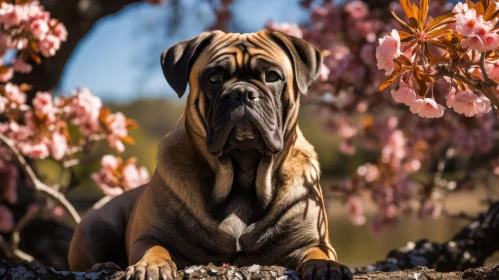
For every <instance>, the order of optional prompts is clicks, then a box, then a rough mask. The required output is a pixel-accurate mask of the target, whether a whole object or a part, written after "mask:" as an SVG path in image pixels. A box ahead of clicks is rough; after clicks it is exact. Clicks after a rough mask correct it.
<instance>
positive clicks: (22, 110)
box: [0, 83, 149, 232]
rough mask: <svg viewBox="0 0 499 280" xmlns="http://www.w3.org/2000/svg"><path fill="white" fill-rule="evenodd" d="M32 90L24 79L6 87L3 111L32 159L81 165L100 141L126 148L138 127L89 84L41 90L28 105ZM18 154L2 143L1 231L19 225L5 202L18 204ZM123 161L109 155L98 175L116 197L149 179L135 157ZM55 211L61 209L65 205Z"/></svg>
mask: <svg viewBox="0 0 499 280" xmlns="http://www.w3.org/2000/svg"><path fill="white" fill-rule="evenodd" d="M27 90H29V86H27V85H24V84H23V85H21V86H17V85H15V84H12V83H7V84H5V85H4V86H0V116H1V117H2V118H5V119H7V121H6V122H2V123H0V133H1V134H2V135H4V136H6V137H7V138H8V139H9V140H10V141H12V143H14V145H15V146H16V147H17V149H18V150H19V151H20V152H21V153H22V155H24V156H25V157H28V158H30V159H31V160H39V159H46V158H51V159H52V160H55V161H57V162H59V163H60V164H61V166H69V167H70V166H73V165H77V164H81V163H82V161H80V159H81V158H85V157H87V155H86V153H85V152H87V151H89V149H90V147H91V145H92V144H93V143H95V142H96V141H99V140H106V141H107V143H108V145H109V147H111V148H112V149H114V150H116V151H117V152H123V151H124V150H125V146H124V142H125V143H131V142H132V138H131V137H130V136H129V135H128V130H129V129H130V128H133V127H135V126H136V124H135V122H134V121H132V120H130V119H127V118H126V117H125V115H124V114H123V113H121V112H116V113H111V112H110V110H109V109H107V108H104V107H103V105H102V101H101V100H100V99H99V98H98V97H97V96H95V95H93V94H92V92H90V90H88V89H86V88H81V89H78V90H75V91H74V92H73V93H72V95H71V96H58V97H56V98H53V97H52V94H51V93H49V92H37V93H36V95H35V97H34V98H33V100H32V102H31V103H32V105H31V106H30V105H28V104H27V95H26V92H25V91H27ZM15 156H16V155H15V154H14V153H13V151H11V150H9V149H8V148H7V147H6V146H4V145H1V144H0V181H1V182H2V183H1V184H0V216H1V217H2V218H1V219H0V232H8V231H10V230H11V229H12V227H13V220H12V214H11V213H10V212H9V211H4V210H8V208H7V207H5V209H4V208H2V207H4V205H3V203H8V204H16V203H17V192H18V184H19V182H18V178H19V171H18V170H19V169H18V167H17V162H16V160H15ZM122 161H123V160H122V159H121V158H117V157H114V156H111V155H108V156H105V157H104V158H103V160H102V170H101V171H100V174H101V176H100V177H99V176H96V175H95V174H94V175H93V176H92V178H94V179H95V181H96V183H97V184H98V186H99V187H100V188H101V189H102V191H103V192H104V193H105V194H106V195H110V196H115V195H117V194H118V192H119V191H121V192H122V191H123V190H129V189H132V188H135V187H138V186H139V185H142V184H144V183H146V182H147V181H148V180H149V174H148V173H147V170H146V169H145V168H143V167H142V168H138V167H137V166H136V161H135V160H134V159H129V160H127V161H126V162H125V163H122ZM68 163H71V164H69V165H68ZM69 167H68V168H69ZM61 172H63V171H61ZM117 178H119V179H117ZM55 210H58V213H60V212H61V211H60V210H62V209H61V208H54V211H55ZM59 215H60V214H59Z"/></svg>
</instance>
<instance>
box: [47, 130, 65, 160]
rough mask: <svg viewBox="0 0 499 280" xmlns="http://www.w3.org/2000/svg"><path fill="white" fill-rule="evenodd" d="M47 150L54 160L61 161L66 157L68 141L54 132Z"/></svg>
mask: <svg viewBox="0 0 499 280" xmlns="http://www.w3.org/2000/svg"><path fill="white" fill-rule="evenodd" d="M49 148H50V153H51V154H52V157H53V158H54V159H56V160H61V159H62V158H63V157H64V156H65V155H66V151H67V149H68V140H67V139H66V136H64V134H62V133H60V132H58V131H56V132H54V134H52V141H50V144H49Z"/></svg>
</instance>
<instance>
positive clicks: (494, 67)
mask: <svg viewBox="0 0 499 280" xmlns="http://www.w3.org/2000/svg"><path fill="white" fill-rule="evenodd" d="M486 69H487V73H488V74H489V78H491V79H492V80H499V62H496V63H488V64H487V65H486ZM482 78H483V77H482Z"/></svg>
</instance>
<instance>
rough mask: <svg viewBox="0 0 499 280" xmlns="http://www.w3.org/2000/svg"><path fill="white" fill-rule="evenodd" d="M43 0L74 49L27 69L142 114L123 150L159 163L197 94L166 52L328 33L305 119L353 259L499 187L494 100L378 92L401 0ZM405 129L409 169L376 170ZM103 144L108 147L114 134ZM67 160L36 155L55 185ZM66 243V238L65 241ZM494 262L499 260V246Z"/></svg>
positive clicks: (428, 233)
mask: <svg viewBox="0 0 499 280" xmlns="http://www.w3.org/2000/svg"><path fill="white" fill-rule="evenodd" d="M146 2H160V1H146ZM456 2H457V1H445V0H435V1H432V5H431V7H430V13H434V14H436V15H439V14H443V13H446V12H449V11H451V10H452V7H453V6H454V4H455V3H456ZM41 3H42V4H43V5H44V6H45V7H46V8H47V9H48V10H50V11H51V12H52V14H53V15H54V17H58V18H61V21H63V22H64V24H65V25H66V26H67V28H68V31H69V37H68V42H67V43H65V44H63V45H62V47H61V51H60V53H58V54H57V55H56V56H54V57H53V58H51V59H47V60H46V61H44V62H43V63H42V65H41V66H40V67H41V68H39V69H37V67H35V69H34V70H40V69H45V70H47V71H33V72H34V73H38V74H33V75H31V76H23V75H21V77H20V78H19V80H20V81H25V80H27V82H29V83H31V84H34V85H35V88H36V89H37V90H50V89H53V92H54V95H69V94H71V92H72V91H73V90H74V89H76V88H80V87H86V88H89V89H90V90H91V91H92V92H93V93H94V94H95V95H96V96H98V97H100V98H101V99H102V100H103V102H104V103H105V105H106V106H109V107H111V108H112V110H113V111H121V112H123V113H124V114H125V115H126V116H127V117H128V118H131V119H135V120H136V121H137V122H138V124H139V128H138V129H133V130H130V132H129V134H130V136H132V137H133V138H134V139H135V144H134V145H127V147H126V151H125V152H124V155H123V156H124V157H125V158H127V157H136V158H137V159H138V165H143V166H145V167H147V169H148V170H149V172H150V173H151V174H152V173H153V172H154V169H155V167H156V152H157V146H158V144H159V142H160V140H161V138H162V137H163V136H164V135H166V134H167V133H168V132H169V131H170V130H171V128H172V126H173V125H174V123H175V122H176V121H177V119H178V118H179V117H180V115H181V114H182V112H183V110H184V102H185V96H184V98H182V99H179V98H178V97H177V95H176V94H175V93H174V91H173V90H172V89H171V88H170V87H169V86H168V84H167V82H166V81H165V79H164V77H163V74H162V71H161V68H160V64H159V56H160V54H161V52H163V51H164V50H165V49H167V48H168V47H170V46H171V45H173V44H175V43H178V42H180V41H183V40H187V39H190V38H192V37H195V36H196V35H197V34H199V33H200V32H203V31H205V30H209V29H222V30H225V31H227V32H238V33H244V32H256V31H259V30H261V29H263V28H271V29H277V30H281V31H283V32H287V33H290V34H292V35H295V36H298V37H303V38H304V39H306V40H308V41H310V42H312V43H314V44H316V45H317V46H318V47H319V48H320V49H321V50H322V51H323V54H324V56H325V57H326V59H325V68H324V71H323V73H321V80H320V81H319V82H318V84H317V86H316V87H315V88H314V90H313V91H312V92H311V93H310V94H309V96H307V97H304V98H302V107H301V112H300V120H299V122H300V126H301V129H302V131H303V133H304V134H305V137H306V138H307V139H308V140H309V141H310V142H311V143H312V144H313V145H314V146H315V149H316V151H317V153H318V155H319V160H320V164H321V169H322V182H321V183H322V187H323V190H324V196H325V203H326V207H327V210H328V217H329V226H330V230H329V232H330V235H331V241H332V244H333V246H334V247H335V249H336V250H337V252H338V255H339V258H340V261H341V262H342V263H344V264H346V265H348V266H350V267H359V266H364V265H369V264H372V263H374V262H375V261H377V260H380V259H384V258H385V257H386V254H387V253H388V252H389V251H390V250H392V249H395V248H399V247H402V246H405V245H406V244H407V242H410V241H416V240H419V239H422V238H427V239H428V240H431V241H434V242H445V241H448V240H449V239H451V238H452V237H453V236H454V235H455V234H456V233H457V232H458V231H459V230H460V229H461V228H462V227H463V226H465V225H467V224H468V223H469V219H466V218H459V217H456V215H454V214H457V213H461V212H464V213H466V214H468V215H476V214H477V213H479V212H481V211H484V210H486V209H487V205H486V204H484V201H489V200H493V199H494V198H497V190H498V188H497V178H496V177H497V175H496V174H495V173H494V170H495V168H496V166H497V164H498V163H499V161H498V159H499V149H498V147H496V143H497V136H498V135H497V123H496V122H497V121H495V116H493V113H490V114H484V115H483V116H478V117H476V118H473V119H466V118H464V117H462V116H460V115H457V114H455V113H454V112H449V113H447V112H446V115H445V116H444V118H442V119H438V120H427V119H422V118H419V117H417V116H416V115H413V114H411V113H410V112H409V110H408V109H407V108H403V107H401V106H399V105H397V104H395V102H393V100H392V99H391V97H390V94H389V91H390V90H392V88H389V89H388V90H386V91H384V92H382V93H379V92H377V89H378V87H379V85H380V84H381V83H382V81H383V78H384V74H383V72H382V71H378V69H377V68H376V62H375V58H374V54H375V47H376V46H377V38H379V37H380V36H382V35H383V34H384V33H386V32H390V31H391V29H392V28H398V26H399V25H398V24H397V23H396V22H394V20H393V19H392V17H391V15H390V12H391V11H392V10H393V11H395V12H397V13H400V12H401V10H400V5H398V3H397V2H392V1H389V0H365V1H355V0H354V1H342V0H334V1H328V0H324V1H322V0H320V1H318V0H308V1H307V0H167V1H164V2H163V3H162V4H160V5H157V4H158V3H154V5H153V4H150V3H145V2H142V1H132V0H121V1H110V0H103V1H99V0H71V1H69V0H45V1H41ZM68 11H74V13H73V12H68ZM40 73H42V74H40ZM57 73H60V76H59V75H58V74H57ZM446 89H447V90H448V85H447V86H446V85H445V84H442V85H439V86H438V88H435V92H436V93H438V92H439V90H441V91H442V92H443V91H445V90H446ZM440 98H441V99H443V97H440ZM442 104H443V103H442ZM448 111H450V110H448ZM393 132H400V133H403V135H404V136H403V139H405V140H404V147H403V150H404V153H405V155H406V157H405V158H403V159H402V160H403V169H404V170H391V171H389V173H390V174H392V175H393V174H395V173H396V174H397V175H396V176H394V177H396V178H398V179H397V180H399V181H397V182H396V183H387V182H384V181H382V180H381V179H379V180H378V179H373V180H370V179H369V178H368V177H367V174H368V172H369V170H373V169H372V168H373V167H375V168H376V169H375V170H376V172H378V173H379V174H384V173H383V172H384V171H383V170H384V168H385V167H386V162H384V160H383V155H384V154H385V152H384V151H385V150H386V149H385V148H386V147H390V145H392V144H393V143H392V142H393V141H392V140H390V139H392V138H391V137H392V136H393V135H398V134H397V133H393ZM383 133H384V134H383ZM95 150H96V151H97V153H98V152H99V150H100V152H101V153H102V152H104V151H105V149H104V145H102V147H101V146H99V145H97V146H96V147H95ZM406 158H407V159H406ZM442 159H443V160H442ZM57 168H59V167H58V165H57V164H55V163H54V162H53V161H50V160H42V161H39V162H36V169H37V172H38V173H39V174H40V176H41V177H42V179H43V181H44V182H46V183H47V184H48V185H50V184H52V183H55V182H57V180H59V179H60V178H58V176H59V174H58V172H54V171H55V170H57ZM397 168H398V167H397ZM97 169H99V162H98V160H96V161H95V162H93V163H90V164H87V165H84V166H78V167H76V168H75V172H76V174H77V177H78V178H79V180H80V184H79V186H78V187H76V188H72V189H70V190H69V191H67V193H66V195H67V197H68V199H69V200H70V201H71V202H72V203H73V204H74V205H75V207H76V208H77V210H78V211H79V212H80V213H81V214H82V215H84V213H85V212H86V211H87V210H88V209H89V208H90V207H91V206H92V205H93V204H94V203H95V202H96V201H97V200H99V199H100V198H101V197H102V196H103V194H102V191H101V189H100V188H99V187H98V186H97V185H96V184H95V183H94V182H93V181H92V180H91V179H90V174H91V173H92V172H94V171H95V170H97ZM496 171H497V172H498V173H499V169H497V170H496ZM387 172H388V171H387ZM378 173H376V174H378ZM377 176H378V177H379V175H377ZM378 177H376V178H378ZM392 189H393V191H392V192H395V198H393V195H392V197H390V198H387V195H386V193H384V192H385V191H386V190H392ZM401 189H403V190H404V192H405V193H407V192H409V190H410V194H408V195H406V196H404V195H401V194H400V193H403V192H402V191H400V190H401ZM380 192H383V194H380ZM380 196H382V197H383V198H380ZM352 197H354V198H355V199H358V200H352ZM388 200H389V201H388ZM359 201H362V202H359ZM387 201H388V202H387ZM387 206H390V207H391V208H390V207H387ZM392 206H393V207H396V209H395V210H393V207H392ZM389 210H390V211H395V212H393V213H392V212H389ZM380 213H381V214H380ZM29 231H36V226H35V227H27V228H26V233H25V236H30V234H31V233H32V232H31V233H30V232H29ZM67 232H69V233H70V232H71V230H70V227H68V230H67V231H64V230H62V231H61V232H48V233H46V235H47V236H49V235H51V236H52V237H53V236H57V234H61V236H64V237H63V238H66V237H67V234H66V233H67ZM47 238H48V237H47ZM24 240H25V242H27V243H33V244H32V245H29V246H32V247H37V248H48V247H43V246H44V245H43V244H42V242H41V241H40V240H41V239H37V240H34V239H29V238H28V240H26V239H24ZM35 243H36V244H35ZM61 243H62V242H61ZM40 244H41V245H40ZM24 246H28V245H24ZM29 246H28V247H29ZM65 246H67V244H66V245H64V244H63V245H61V247H60V248H58V250H60V252H64V250H67V247H65ZM40 250H41V249H40ZM487 263H499V255H498V254H496V255H495V256H493V257H491V258H489V259H488V260H487ZM52 265H54V266H56V267H58V268H65V267H64V266H65V265H66V264H65V263H64V260H62V259H61V261H60V262H59V263H52Z"/></svg>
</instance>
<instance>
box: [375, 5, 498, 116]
mask: <svg viewBox="0 0 499 280" xmlns="http://www.w3.org/2000/svg"><path fill="white" fill-rule="evenodd" d="M498 9H499V5H498V4H497V3H496V2H491V3H490V5H489V6H488V7H484V6H483V4H482V3H480V2H479V3H477V4H476V5H474V4H473V3H471V2H469V3H458V4H456V6H455V7H454V8H453V10H452V13H449V14H446V15H442V16H440V17H438V18H436V19H434V20H430V21H428V22H426V21H423V19H421V17H423V18H426V14H424V13H425V11H424V10H423V7H421V10H419V11H415V10H414V9H413V8H411V7H404V12H405V14H406V16H407V17H412V16H414V14H415V13H416V12H419V15H420V22H419V23H418V24H413V23H411V24H409V23H405V22H403V21H402V20H400V19H399V18H397V19H398V20H399V21H400V23H401V24H403V26H404V27H406V29H407V30H408V32H407V31H397V30H396V29H393V30H392V31H391V33H390V34H387V35H385V36H383V37H382V38H380V39H379V46H378V47H377V48H376V59H377V66H378V68H379V69H381V70H385V74H386V75H387V76H390V77H389V78H388V79H387V81H386V82H385V84H384V85H387V84H389V83H391V82H393V80H395V79H396V78H399V77H400V84H399V89H398V90H397V91H394V92H393V93H392V96H393V98H394V99H395V101H396V102H399V103H403V104H405V105H407V106H409V108H410V111H411V112H412V113H414V114H418V115H419V116H420V117H424V118H440V117H442V116H443V114H444V110H445V109H444V106H443V105H441V104H439V103H438V102H437V101H436V100H435V97H434V94H433V92H432V94H431V96H430V97H428V94H429V90H428V88H429V87H431V86H432V84H433V83H434V81H435V80H436V79H438V78H440V77H443V78H445V80H446V81H447V82H449V83H450V85H451V86H450V89H449V91H448V92H447V95H446V105H447V107H448V108H452V109H453V110H454V111H455V112H456V113H458V114H462V115H465V116H467V117H472V116H475V115H477V114H481V113H488V112H489V111H490V110H491V107H492V106H491V101H490V100H489V98H487V97H486V96H484V94H487V93H488V92H489V94H492V95H495V94H496V91H497V90H496V89H492V88H488V89H487V88H485V89H484V88H477V87H476V86H475V85H476V81H475V80H474V79H481V80H482V81H484V80H485V79H484V75H483V73H482V69H486V71H487V73H486V74H487V79H492V81H494V80H495V79H497V73H495V65H496V63H497V57H496V56H495V55H492V54H487V52H489V51H494V50H496V49H497V48H498V47H499V34H497V29H496V28H495V27H494V26H495V24H496V23H497V22H498V20H499V18H498V17H497V12H496V11H497V10H498ZM401 34H402V35H403V36H404V39H405V40H404V42H403V43H402V42H401ZM432 45H433V46H434V47H436V48H438V49H440V51H437V52H436V53H435V54H433V53H431V51H429V50H428V49H429V48H430V46H432ZM442 51H445V52H446V54H443V55H442V56H441V57H440V58H438V56H440V55H441V52H442ZM452 54H455V55H457V57H453V56H452ZM432 56H434V57H435V58H433V60H434V61H431V60H432ZM480 56H482V57H483V60H481V61H480ZM448 62H452V63H453V65H458V69H456V70H457V71H458V72H457V73H458V74H456V72H454V71H452V72H451V74H447V75H446V74H439V73H438V70H439V69H438V68H439V67H441V65H442V64H443V63H448ZM460 64H461V65H462V67H460V68H459V65H460ZM447 66H448V65H445V66H444V67H447ZM481 67H483V68H481ZM461 73H462V74H463V75H462V76H461V75H460V74H461ZM473 76H474V77H475V78H474V77H473ZM463 77H464V79H462V78H463ZM484 82H485V81H484ZM496 87H497V86H496ZM383 88H384V86H383V85H382V87H381V89H383ZM484 90H485V91H484ZM416 91H417V93H416ZM496 105H497V104H496Z"/></svg>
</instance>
